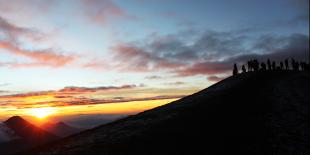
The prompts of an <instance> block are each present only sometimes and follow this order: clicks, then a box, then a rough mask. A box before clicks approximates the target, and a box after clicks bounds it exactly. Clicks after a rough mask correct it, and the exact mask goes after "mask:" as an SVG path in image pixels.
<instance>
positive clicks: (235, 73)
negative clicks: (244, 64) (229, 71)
mask: <svg viewBox="0 0 310 155" xmlns="http://www.w3.org/2000/svg"><path fill="white" fill-rule="evenodd" d="M237 74H238V68H237V65H236V64H234V70H233V75H234V76H235V75H237Z"/></svg>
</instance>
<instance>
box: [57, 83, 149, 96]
mask: <svg viewBox="0 0 310 155" xmlns="http://www.w3.org/2000/svg"><path fill="white" fill-rule="evenodd" d="M141 86H143V85H139V86H137V85H123V86H119V87H116V86H108V87H95V88H88V87H73V86H71V87H65V88H64V89H61V90H59V92H60V93H66V94H76V93H90V92H97V91H108V90H121V89H133V88H137V87H141Z"/></svg>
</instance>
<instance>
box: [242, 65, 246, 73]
mask: <svg viewBox="0 0 310 155" xmlns="http://www.w3.org/2000/svg"><path fill="white" fill-rule="evenodd" d="M242 73H246V69H245V66H244V65H242Z"/></svg>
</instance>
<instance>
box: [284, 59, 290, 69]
mask: <svg viewBox="0 0 310 155" xmlns="http://www.w3.org/2000/svg"><path fill="white" fill-rule="evenodd" d="M284 64H285V69H286V70H288V69H289V66H288V60H287V59H285V60H284Z"/></svg>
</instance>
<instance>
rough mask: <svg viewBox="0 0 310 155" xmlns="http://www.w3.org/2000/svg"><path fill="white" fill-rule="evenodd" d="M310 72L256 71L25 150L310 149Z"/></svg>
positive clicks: (67, 153) (115, 153)
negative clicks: (136, 113)
mask: <svg viewBox="0 0 310 155" xmlns="http://www.w3.org/2000/svg"><path fill="white" fill-rule="evenodd" d="M309 81H310V77H309V72H292V71H273V72H250V73H245V74H240V75H238V76H234V77H229V78H227V79H225V80H223V81H221V82H219V83H217V84H215V85H213V86H211V87H209V88H207V89H205V90H202V91H200V92H198V93H195V94H193V95H190V96H188V97H184V98H182V99H180V100H178V101H175V102H172V103H170V104H168V105H165V106H162V107H158V108H155V109H152V110H149V111H146V112H142V113H140V114H138V115H135V116H130V117H128V118H125V119H122V120H119V121H116V122H113V123H109V124H107V125H102V126H99V127H97V128H94V129H91V130H88V131H86V132H82V133H80V134H78V135H75V136H71V137H68V138H65V139H62V140H59V141H57V142H55V143H51V144H48V145H45V146H44V147H39V148H37V149H35V150H31V151H28V152H25V153H24V154H40V155H51V154H61V155H72V154H78V155H84V154H87V155H95V154H105V155H124V154H126V155H128V154H129V155H136V154H141V155H149V154H152V155H153V154H154V155H157V154H248V155H262V154H264V155H269V154H270V155H271V154H280V155H293V154H294V155H301V154H309V153H310V146H309V145H310V136H309V135H310V134H309V132H310V127H309V122H310V121H309V118H310V117H309V103H310V99H309V92H310V88H309V86H310V85H309Z"/></svg>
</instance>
